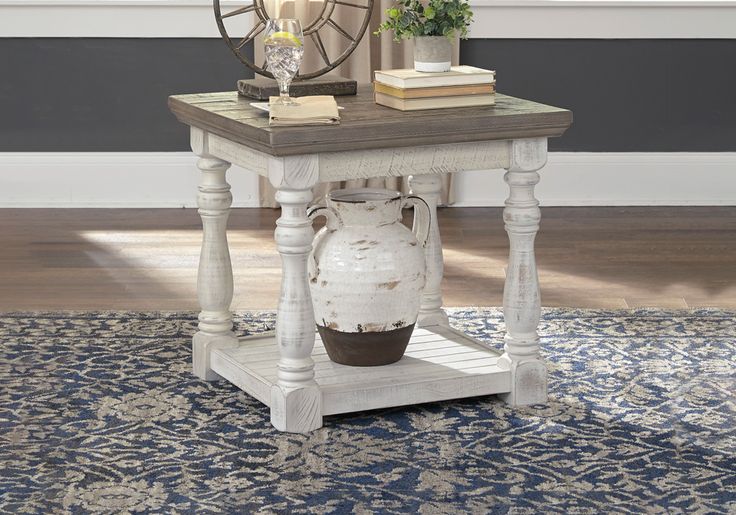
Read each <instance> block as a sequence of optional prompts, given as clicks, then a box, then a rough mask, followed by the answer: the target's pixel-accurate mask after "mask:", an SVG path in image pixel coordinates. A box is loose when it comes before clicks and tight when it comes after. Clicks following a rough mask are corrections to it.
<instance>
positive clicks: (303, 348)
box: [192, 129, 547, 433]
mask: <svg viewBox="0 0 736 515" xmlns="http://www.w3.org/2000/svg"><path fill="white" fill-rule="evenodd" d="M192 148H193V149H194V150H195V152H196V153H197V154H198V155H200V156H203V157H202V159H201V160H200V168H201V169H202V172H203V176H204V177H205V178H206V179H203V186H202V188H201V192H200V196H201V205H202V213H203V220H205V222H204V225H205V241H204V245H203V256H205V255H206V259H205V258H203V263H204V265H203V268H202V271H201V274H200V276H201V277H211V278H212V279H211V280H209V281H204V280H203V281H202V282H200V284H199V288H200V296H201V298H202V299H203V300H201V302H202V305H203V319H202V322H201V323H200V332H199V333H198V335H197V336H195V369H196V363H199V368H200V372H199V374H200V375H201V376H204V377H214V378H216V377H218V375H217V374H218V373H219V374H221V375H222V376H224V377H225V378H227V379H228V380H230V381H231V382H233V383H235V384H237V385H238V386H239V387H240V388H242V389H243V390H245V391H247V392H249V393H251V394H252V395H254V396H255V397H256V398H258V399H260V400H262V401H263V402H266V403H267V404H268V405H269V406H270V407H271V421H272V423H273V425H274V426H275V427H276V428H277V429H279V430H281V431H289V432H299V433H303V432H308V431H311V430H314V429H317V428H318V427H320V426H321V425H322V416H323V415H326V414H331V413H341V412H345V411H356V410H363V409H373V408H378V407H386V406H397V405H402V404H407V403H415V402H428V401H434V400H441V399H451V398H458V397H465V396H471V395H482V394H486V393H502V394H503V396H504V398H505V399H506V400H507V401H508V402H509V403H511V404H514V405H519V404H529V403H537V402H544V401H545V400H546V377H547V376H546V368H545V365H544V363H543V362H542V361H541V358H540V356H539V343H538V337H537V333H536V329H537V325H538V323H539V318H540V300H539V285H538V282H537V275H536V266H535V262H534V236H535V234H536V232H537V230H538V228H539V207H538V202H537V200H536V199H535V198H534V185H535V184H536V183H537V181H538V180H539V175H538V174H537V173H536V170H538V169H539V168H541V167H542V166H543V165H544V163H545V161H546V157H547V147H546V139H544V138H541V139H522V140H515V141H506V142H494V143H493V144H492V145H485V144H473V145H472V148H475V149H477V151H478V152H477V153H475V154H474V153H473V152H472V151H471V152H470V154H467V152H466V151H467V150H468V149H469V148H471V147H468V146H467V145H466V144H458V145H440V146H437V147H432V150H428V149H427V147H420V148H408V149H404V150H403V151H401V152H399V153H398V154H396V153H395V152H393V151H392V152H391V153H390V154H386V153H384V152H382V151H374V152H375V154H376V156H377V157H376V158H375V159H372V158H370V156H366V155H365V153H364V152H339V153H334V154H332V153H323V154H320V155H316V154H315V155H301V156H287V157H273V156H265V157H263V156H262V155H259V153H257V152H255V151H253V150H250V149H243V148H241V147H240V146H237V145H234V144H233V145H231V144H228V143H227V142H225V141H224V140H222V138H214V137H210V136H208V135H207V134H206V133H204V132H203V131H200V130H198V129H193V130H192ZM423 151H426V152H428V153H429V155H430V157H429V158H427V157H426V156H424V157H422V152H423ZM225 156H227V159H228V160H229V161H232V162H236V163H239V164H242V165H246V166H247V165H248V162H247V161H249V160H250V163H251V169H253V170H254V171H256V172H257V173H260V174H262V175H266V176H268V178H269V180H270V181H271V183H272V184H273V185H274V187H276V188H277V194H276V195H277V196H276V199H277V201H278V202H279V203H280V204H281V209H282V213H281V217H280V218H279V220H278V221H277V228H276V233H275V238H276V244H277V248H278V251H279V253H280V254H281V257H282V264H283V267H282V286H281V295H280V298H279V305H278V314H277V322H276V332H275V336H273V337H265V338H262V339H249V340H247V341H245V342H243V343H242V344H241V345H237V346H236V345H234V344H233V338H232V335H231V333H230V330H231V326H232V321H231V318H230V313H229V311H228V310H227V307H226V306H228V305H229V302H230V299H231V298H232V273H231V272H230V267H229V255H228V254H227V240H226V238H225V222H226V219H227V210H228V209H229V206H230V203H231V199H230V195H229V187H228V186H227V182H226V181H225V171H226V170H227V167H228V163H229V161H226V160H225ZM479 156H480V157H479ZM352 159H355V161H352ZM479 160H482V161H483V162H484V164H485V165H486V166H490V164H489V163H492V164H493V165H494V166H502V167H503V168H506V169H507V170H508V172H507V173H506V181H507V183H508V185H509V189H510V193H509V198H508V199H507V201H506V208H505V210H504V221H505V223H506V229H507V231H508V234H509V240H510V243H511V248H510V254H509V256H510V257H509V269H508V273H507V279H506V285H505V288H504V313H505V317H506V325H507V329H508V334H507V336H506V339H505V346H504V349H505V352H504V354H503V355H502V356H501V357H500V358H498V357H497V356H496V355H495V353H492V352H491V351H489V350H488V349H487V348H486V347H485V346H483V345H481V344H478V343H477V342H474V341H472V340H470V339H469V338H467V337H465V336H463V335H458V334H457V333H456V332H454V331H452V330H451V329H449V328H448V325H447V315H446V314H445V313H444V311H443V310H442V293H441V290H440V283H441V281H442V268H443V263H442V244H441V241H440V234H439V226H438V225H437V216H436V215H437V211H436V207H437V202H438V201H439V193H440V188H441V178H440V176H439V175H438V174H439V173H440V172H442V171H449V170H455V171H458V170H463V169H466V168H468V169H469V168H472V167H477V166H478V164H477V163H478V161H479ZM337 163H340V166H342V167H343V169H342V171H339V172H338V171H337V170H336V168H335V166H336V164H337ZM360 163H363V164H362V165H361V164H360ZM365 163H371V166H375V168H373V169H372V170H373V171H372V176H374V177H378V176H388V175H392V174H395V173H400V174H408V173H410V172H416V171H417V170H418V169H420V168H421V167H422V166H429V168H427V169H425V172H426V171H427V170H429V172H430V173H429V174H413V175H411V176H410V186H411V189H412V192H413V193H414V194H416V195H418V196H419V197H420V198H422V199H423V200H424V201H425V202H426V204H427V210H426V212H422V211H417V216H416V217H415V224H417V229H418V228H419V227H422V226H424V225H426V224H427V218H429V231H428V236H427V244H426V249H425V256H424V260H425V263H426V266H427V281H426V285H425V289H424V292H423V293H422V298H421V302H420V313H419V323H418V325H419V326H420V327H421V329H418V330H417V331H418V332H417V333H416V334H415V335H414V337H413V340H412V341H414V342H419V341H421V342H422V345H421V346H420V347H415V349H416V350H417V351H418V352H419V353H418V354H414V355H412V354H407V355H406V356H405V358H403V359H402V360H401V361H400V362H398V363H396V364H393V365H387V366H385V367H375V368H373V367H371V369H370V370H368V371H366V372H363V371H360V370H358V369H355V368H354V367H345V368H341V369H339V368H335V367H343V366H342V365H337V364H334V363H331V362H329V360H328V359H327V358H326V357H325V356H324V355H323V354H324V349H323V347H322V346H321V344H320V345H318V347H317V349H316V350H315V320H314V309H313V306H312V299H311V294H310V290H309V284H308V269H307V262H308V255H309V253H310V251H311V249H312V241H313V237H314V232H313V229H312V225H311V220H310V219H309V217H308V216H307V206H308V204H309V203H310V202H311V200H312V193H311V188H312V187H313V186H314V185H315V184H317V183H318V182H319V181H320V180H323V179H324V178H325V177H330V179H335V178H341V179H349V178H357V177H360V176H361V174H365V173H368V172H367V171H366V170H368V168H365V167H366V165H365ZM361 167H362V168H361ZM361 170H362V171H361ZM333 216H335V218H337V217H336V215H334V214H333ZM425 230H426V229H425ZM213 288H214V289H213ZM205 306H207V307H205ZM213 314H214V315H213ZM427 327H431V330H430V331H426V330H425V328H427ZM202 335H204V336H202ZM201 338H205V342H206V344H205V345H199V343H198V342H199V339H201ZM417 338H419V340H417ZM468 342H471V343H472V346H471V348H467V345H469V343H468ZM274 344H275V345H274ZM198 346H199V347H198ZM410 346H411V344H410ZM458 346H460V347H458ZM215 347H218V348H215ZM197 348H199V349H200V350H199V351H198V350H197ZM197 352H198V353H197ZM484 352H486V354H484ZM489 352H490V354H487V353H489ZM478 353H480V354H478ZM210 354H212V355H213V356H214V357H212V358H211V357H210ZM436 357H438V358H439V359H440V361H439V362H435V361H432V360H433V359H434V358H436ZM458 358H460V361H459V363H460V364H458V361H457V360H458ZM427 359H429V361H427ZM476 359H480V360H481V361H477V362H476V361H473V360H476ZM482 360H486V361H482ZM488 360H491V361H492V362H491V361H488ZM315 361H316V362H317V365H316V366H315ZM402 363H403V365H402ZM407 364H408V367H409V368H406V367H405V365H407ZM210 367H212V369H211V370H210ZM427 367H428V368H427ZM418 370H421V375H419V374H418V375H412V374H411V373H413V372H416V371H418ZM410 372H411V373H410ZM361 377H363V378H364V379H365V381H363V380H362V379H360V378H361ZM317 378H319V379H320V380H319V381H318V380H317ZM361 381H363V382H361Z"/></svg>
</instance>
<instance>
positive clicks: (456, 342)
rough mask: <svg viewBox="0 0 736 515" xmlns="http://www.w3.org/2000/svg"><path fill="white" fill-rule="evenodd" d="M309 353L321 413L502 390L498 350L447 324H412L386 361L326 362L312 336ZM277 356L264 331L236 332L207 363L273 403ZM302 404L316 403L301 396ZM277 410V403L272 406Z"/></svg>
mask: <svg viewBox="0 0 736 515" xmlns="http://www.w3.org/2000/svg"><path fill="white" fill-rule="evenodd" d="M312 357H313V359H314V362H315V366H314V371H315V383H316V384H317V387H318V388H319V392H320V393H321V400H322V403H321V408H320V409H321V413H320V414H321V416H326V415H333V414H338V413H351V412H355V411H363V410H369V409H377V408H386V407H391V406H403V405H409V404H417V403H422V402H434V401H440V400H447V399H459V398H463V397H473V396H478V395H490V394H494V393H499V392H507V391H508V390H509V388H510V385H509V381H510V376H511V373H510V372H509V370H508V367H505V366H502V365H499V360H500V357H499V352H498V351H496V350H495V349H492V348H490V347H489V346H488V345H485V344H483V343H480V342H477V341H476V340H474V339H472V338H470V337H468V336H465V335H463V334H461V333H459V332H457V331H454V330H452V329H450V328H448V327H444V326H436V327H426V328H422V329H417V330H415V331H414V334H413V335H412V339H411V341H410V343H409V346H408V347H407V350H406V353H405V354H404V357H403V358H402V359H401V360H400V361H398V362H396V363H394V364H391V365H385V366H379V367H349V366H345V365H340V364H338V363H334V362H332V361H330V359H329V358H328V356H327V353H326V351H325V348H324V346H323V345H322V342H321V340H320V338H319V335H316V341H315V346H314V350H313V352H312ZM280 359H281V357H280V356H279V353H278V351H277V348H276V345H275V339H274V336H273V335H272V334H269V335H263V336H253V337H248V338H245V339H241V342H240V345H239V346H237V347H234V348H230V349H223V350H217V351H215V353H214V356H213V360H212V363H213V367H214V369H215V370H216V371H217V372H218V373H219V374H220V375H222V376H223V377H224V378H226V379H227V380H228V381H230V382H232V383H233V384H236V385H237V386H238V387H239V388H241V389H243V390H244V391H245V392H247V393H248V394H249V395H252V396H253V397H255V398H256V399H258V400H260V401H261V402H263V403H264V404H266V405H269V406H271V408H272V409H273V407H274V406H273V404H272V402H273V399H272V398H271V397H270V396H269V392H270V391H271V389H272V388H273V387H274V386H275V385H277V384H278V382H279V377H278V375H277V373H276V372H275V370H276V368H275V365H276V363H277V362H279V361H280ZM304 400H305V404H304V409H305V410H306V409H307V407H309V409H310V411H309V413H310V414H312V413H313V410H314V409H316V406H314V405H313V404H312V402H313V398H312V397H309V396H308V395H307V396H306V399H304ZM279 409H280V408H279Z"/></svg>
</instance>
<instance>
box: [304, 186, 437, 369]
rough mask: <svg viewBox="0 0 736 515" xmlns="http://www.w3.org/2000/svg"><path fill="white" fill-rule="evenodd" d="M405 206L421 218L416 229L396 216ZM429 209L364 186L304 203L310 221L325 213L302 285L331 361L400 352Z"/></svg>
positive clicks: (376, 358)
mask: <svg viewBox="0 0 736 515" xmlns="http://www.w3.org/2000/svg"><path fill="white" fill-rule="evenodd" d="M406 205H413V206H414V210H415V216H418V217H419V220H420V221H421V223H418V224H417V226H418V227H419V230H418V233H419V234H417V235H415V234H414V233H412V231H410V230H409V229H407V228H406V227H405V226H404V225H403V224H402V223H401V209H402V207H403V206H406ZM429 213H430V211H429V207H428V206H427V204H426V203H425V202H424V201H423V200H422V199H420V198H419V197H415V196H408V197H402V196H401V194H400V193H399V192H397V191H391V190H383V189H371V188H360V189H347V190H336V191H333V192H331V193H330V194H329V195H328V196H327V206H326V207H325V206H316V207H314V208H312V209H310V211H309V217H310V219H312V220H313V219H314V218H316V217H317V216H321V215H322V216H326V217H327V225H326V226H325V227H324V228H323V229H321V230H320V231H319V232H318V233H317V235H316V236H315V238H314V243H313V250H312V253H311V254H310V257H309V286H310V290H311V294H312V302H313V305H314V313H315V320H316V321H317V329H318V330H319V333H320V336H321V337H322V341H323V343H324V345H325V348H326V349H327V353H328V355H329V356H330V359H332V360H333V361H335V362H337V363H342V364H346V365H355V366H375V365H386V364H388V363H393V362H395V361H398V360H399V359H401V356H403V354H404V351H405V350H406V346H407V344H408V343H409V339H410V338H411V333H412V331H413V329H414V324H415V323H416V321H417V316H418V315H419V303H420V297H421V294H422V290H423V289H424V283H425V278H426V262H425V257H424V245H425V244H426V240H427V237H428V234H429V226H430V224H429V222H430V219H429V217H430V214H429Z"/></svg>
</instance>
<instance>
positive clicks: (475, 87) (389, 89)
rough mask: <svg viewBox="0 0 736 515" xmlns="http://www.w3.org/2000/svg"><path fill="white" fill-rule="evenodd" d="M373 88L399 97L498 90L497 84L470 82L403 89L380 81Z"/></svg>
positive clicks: (454, 94) (477, 93) (488, 93)
mask: <svg viewBox="0 0 736 515" xmlns="http://www.w3.org/2000/svg"><path fill="white" fill-rule="evenodd" d="M373 90H374V91H376V92H378V93H383V94H384V95H391V96H392V97H397V98H427V97H454V96H458V95H490V94H492V93H495V92H496V84H495V83H492V84H468V85H467V86H440V87H437V88H411V89H402V88H394V87H393V86H389V85H387V84H381V83H380V82H374V83H373Z"/></svg>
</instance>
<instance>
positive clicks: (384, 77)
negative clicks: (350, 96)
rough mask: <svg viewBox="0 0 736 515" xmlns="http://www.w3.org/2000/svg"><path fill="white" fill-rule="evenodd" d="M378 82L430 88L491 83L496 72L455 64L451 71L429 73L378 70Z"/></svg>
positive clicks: (399, 86) (376, 74)
mask: <svg viewBox="0 0 736 515" xmlns="http://www.w3.org/2000/svg"><path fill="white" fill-rule="evenodd" d="M375 79H376V82H380V83H382V84H386V85H388V86H393V87H395V88H402V89H408V88H428V87H435V86H463V85H466V84H491V83H493V82H494V81H495V80H496V72H495V71H493V70H484V69H483V68H476V67H475V66H467V65H463V66H453V67H452V68H450V71H449V72H438V73H427V72H418V71H416V70H413V69H404V70H376V72H375Z"/></svg>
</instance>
